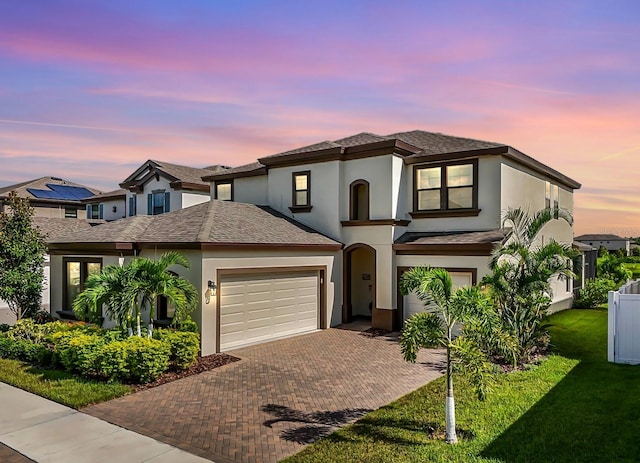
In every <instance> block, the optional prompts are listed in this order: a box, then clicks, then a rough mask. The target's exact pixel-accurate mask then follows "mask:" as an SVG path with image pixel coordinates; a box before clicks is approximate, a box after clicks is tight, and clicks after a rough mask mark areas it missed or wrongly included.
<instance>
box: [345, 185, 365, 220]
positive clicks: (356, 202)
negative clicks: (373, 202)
mask: <svg viewBox="0 0 640 463" xmlns="http://www.w3.org/2000/svg"><path fill="white" fill-rule="evenodd" d="M350 190H351V191H350V192H349V194H350V207H349V220H369V182H367V181H366V180H356V181H355V182H353V183H352V184H351V187H350Z"/></svg>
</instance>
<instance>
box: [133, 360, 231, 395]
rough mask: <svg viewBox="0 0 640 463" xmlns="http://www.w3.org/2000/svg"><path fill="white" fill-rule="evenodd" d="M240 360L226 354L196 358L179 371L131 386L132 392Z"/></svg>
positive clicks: (169, 372) (168, 372) (166, 373)
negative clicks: (189, 365)
mask: <svg viewBox="0 0 640 463" xmlns="http://www.w3.org/2000/svg"><path fill="white" fill-rule="evenodd" d="M238 360H240V359H239V358H238V357H234V356H233V355H228V354H211V355H207V356H205V357H198V361H197V362H196V363H195V364H194V365H192V366H191V367H189V368H187V369H186V370H181V371H167V372H165V373H163V374H162V375H161V376H160V377H159V378H158V379H156V380H155V381H152V382H150V383H146V384H133V385H132V387H133V392H138V391H142V390H145V389H151V388H152V387H156V386H161V385H162V384H167V383H170V382H172V381H175V380H177V379H181V378H186V377H187V376H192V375H197V374H199V373H203V372H205V371H209V370H214V369H216V368H219V367H222V366H224V365H228V364H230V363H233V362H237V361H238Z"/></svg>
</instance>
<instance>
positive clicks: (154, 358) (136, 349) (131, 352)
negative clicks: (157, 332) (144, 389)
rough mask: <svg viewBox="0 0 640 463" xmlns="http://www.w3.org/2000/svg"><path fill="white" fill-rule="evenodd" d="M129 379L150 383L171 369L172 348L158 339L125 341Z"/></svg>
mask: <svg viewBox="0 0 640 463" xmlns="http://www.w3.org/2000/svg"><path fill="white" fill-rule="evenodd" d="M123 342H124V343H125V346H126V349H127V370H128V371H129V379H130V380H131V381H133V382H136V383H148V382H150V381H153V380H154V379H156V378H158V376H160V375H161V374H162V373H163V372H165V371H166V370H167V368H169V354H170V351H171V349H170V346H169V344H168V343H165V342H162V341H160V340H158V339H149V338H141V337H138V336H132V337H130V338H127V339H126V340H125V341H123Z"/></svg>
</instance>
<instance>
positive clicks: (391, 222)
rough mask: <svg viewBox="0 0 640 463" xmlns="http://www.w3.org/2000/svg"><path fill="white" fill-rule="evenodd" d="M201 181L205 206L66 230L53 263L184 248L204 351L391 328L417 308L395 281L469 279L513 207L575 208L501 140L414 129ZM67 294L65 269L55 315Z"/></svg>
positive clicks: (566, 233)
mask: <svg viewBox="0 0 640 463" xmlns="http://www.w3.org/2000/svg"><path fill="white" fill-rule="evenodd" d="M146 175H147V176H148V175H149V174H146ZM137 177H140V178H142V177H144V175H142V176H141V174H137ZM203 180H204V181H206V182H210V183H211V189H210V192H211V201H210V202H209V203H206V204H205V203H203V204H198V205H196V206H193V207H188V208H185V209H182V210H179V211H174V212H168V213H166V214H163V215H159V216H157V217H153V216H145V217H141V216H139V217H131V218H127V219H124V220H119V221H116V222H112V223H109V224H105V225H100V226H99V227H95V228H94V229H93V230H91V231H90V232H78V233H75V234H70V235H68V236H67V237H64V238H61V239H60V240H58V242H56V243H52V244H51V248H50V249H51V253H52V263H51V265H52V268H53V267H54V266H55V267H56V268H57V267H60V268H61V269H63V268H64V266H65V265H69V264H70V263H72V262H76V263H78V262H80V263H82V262H86V263H87V265H88V264H89V263H91V264H96V265H99V266H103V265H106V264H108V263H115V262H117V260H118V259H119V258H120V257H122V258H124V259H128V258H130V256H133V255H142V256H151V257H153V256H154V255H157V254H158V253H159V252H162V251H163V250H169V249H179V250H181V252H183V253H185V254H186V255H187V256H188V258H189V260H190V262H191V269H190V270H188V271H183V270H180V269H177V271H178V272H179V273H180V272H181V274H183V275H184V276H185V277H187V278H189V279H190V280H191V281H192V282H193V283H194V284H195V286H196V287H197V288H198V290H199V291H200V294H201V305H200V307H198V309H197V310H196V312H195V313H194V319H195V320H196V321H197V322H198V323H199V325H200V329H201V333H202V352H203V354H208V353H212V352H216V351H224V350H228V349H232V348H235V347H238V346H242V345H247V344H252V343H257V342H264V341H267V340H271V339H275V338H278V337H282V336H288V335H293V334H298V333H303V332H308V331H311V330H315V329H319V328H320V329H321V328H325V327H328V326H335V325H339V324H341V323H345V322H349V321H351V320H354V319H362V320H365V321H366V320H370V322H371V324H372V326H374V327H380V328H387V329H398V328H399V327H401V325H402V323H403V321H404V319H406V318H407V317H408V316H409V315H411V314H412V313H414V312H416V311H418V310H422V306H421V304H420V303H418V301H417V300H416V299H415V298H414V297H412V296H406V297H402V296H401V295H400V294H399V292H398V279H399V277H400V275H401V274H402V272H404V271H405V270H406V269H408V268H410V267H412V266H416V265H431V266H437V267H444V268H447V269H449V270H450V272H451V273H452V274H453V277H454V282H455V283H456V284H458V285H465V284H472V283H475V282H477V281H478V280H479V279H481V278H482V277H483V276H484V275H486V274H487V273H488V261H489V258H490V253H491V251H492V249H493V247H494V245H495V243H497V242H500V241H501V240H502V239H503V238H504V232H503V231H502V230H501V219H502V215H503V212H504V211H505V210H506V209H507V208H508V207H510V206H512V207H518V206H519V207H524V208H528V209H530V210H531V211H536V210H538V209H542V208H544V207H546V206H552V207H553V206H555V207H561V208H565V209H568V210H569V211H572V210H573V190H575V189H577V188H579V187H580V185H579V184H578V183H577V182H575V181H574V180H572V179H570V178H568V177H566V176H565V175H563V174H561V173H559V172H557V171H555V170H553V169H552V168H550V167H548V166H546V165H544V164H542V163H540V162H538V161H536V160H535V159H533V158H531V157H529V156H527V155H525V154H523V153H521V152H519V151H517V150H515V149H514V148H511V147H509V146H507V145H504V144H499V143H491V142H485V141H479V140H471V139H467V138H460V137H453V136H448V135H443V134H438V133H429V132H423V131H412V132H403V133H396V134H391V135H385V136H381V135H375V134H371V133H361V134H358V135H354V136H351V137H347V138H343V139H339V140H335V141H327V142H322V143H318V144H315V145H311V146H307V147H303V148H298V149H295V150H291V151H287V152H284V153H280V154H276V155H272V156H267V157H263V158H261V159H259V160H258V162H256V163H253V164H249V165H246V166H240V167H236V168H231V169H226V170H224V171H219V172H213V173H210V174H206V175H204V177H203ZM145 191H146V190H145ZM147 194H148V193H147ZM551 238H553V239H556V240H558V241H560V242H563V243H567V244H571V243H572V241H573V230H572V227H571V226H570V225H568V224H567V223H566V222H564V221H561V220H555V221H553V222H552V223H550V224H548V225H547V226H546V227H545V228H544V229H543V231H542V233H541V236H540V239H541V240H548V239H551ZM74 265H75V264H74ZM88 271H89V269H88V267H87V272H88ZM65 285H66V282H65V281H64V271H61V272H60V281H57V282H55V283H54V282H52V297H51V305H52V308H53V309H55V308H56V307H62V306H63V305H64V304H69V302H70V301H69V300H67V299H69V298H68V297H66V296H65V295H64V294H63V291H62V288H64V287H65ZM553 286H554V308H556V309H560V308H564V307H568V306H569V305H570V303H571V297H572V291H571V282H569V283H566V282H564V281H557V282H554V283H553ZM54 288H61V289H60V290H54ZM65 297H66V299H65ZM65 301H66V302H65Z"/></svg>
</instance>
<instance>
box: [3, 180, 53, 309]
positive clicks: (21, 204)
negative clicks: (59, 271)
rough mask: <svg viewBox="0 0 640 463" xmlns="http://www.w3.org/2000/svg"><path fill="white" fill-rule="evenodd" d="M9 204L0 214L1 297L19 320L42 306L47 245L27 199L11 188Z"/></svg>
mask: <svg viewBox="0 0 640 463" xmlns="http://www.w3.org/2000/svg"><path fill="white" fill-rule="evenodd" d="M7 205H8V208H7V210H6V211H4V212H2V213H0V299H4V300H5V301H6V302H7V304H8V305H9V309H10V310H11V312H13V313H14V314H15V315H16V318H17V319H18V320H19V319H21V318H22V317H25V316H29V315H32V314H34V313H36V312H37V311H38V309H39V308H40V300H41V298H42V282H43V280H44V273H43V270H42V265H43V263H44V256H45V254H46V252H47V244H46V242H45V238H44V235H43V234H42V233H41V232H40V231H39V230H38V229H36V228H34V226H33V215H34V211H33V208H32V207H31V206H30V205H29V200H28V199H26V198H20V197H19V196H18V195H17V194H16V192H15V191H12V192H11V193H9V198H8V201H7Z"/></svg>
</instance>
